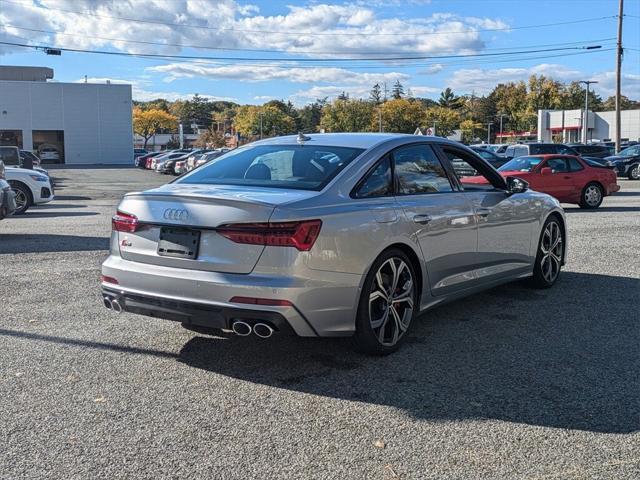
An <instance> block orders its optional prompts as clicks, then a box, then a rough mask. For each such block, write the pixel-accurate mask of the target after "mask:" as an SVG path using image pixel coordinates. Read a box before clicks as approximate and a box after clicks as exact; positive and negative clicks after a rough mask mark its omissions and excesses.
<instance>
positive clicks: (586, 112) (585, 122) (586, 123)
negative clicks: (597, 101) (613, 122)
mask: <svg viewBox="0 0 640 480" xmlns="http://www.w3.org/2000/svg"><path fill="white" fill-rule="evenodd" d="M578 83H583V84H585V85H586V86H587V88H586V89H585V91H584V115H583V116H582V143H583V144H585V145H586V144H587V132H588V131H589V85H591V84H592V83H598V82H596V81H595V80H580V81H579V82H578Z"/></svg>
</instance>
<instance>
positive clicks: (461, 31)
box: [0, 0, 617, 37]
mask: <svg viewBox="0 0 640 480" xmlns="http://www.w3.org/2000/svg"><path fill="white" fill-rule="evenodd" d="M0 2H3V3H11V4H15V5H21V6H23V7H30V8H38V9H42V10H49V11H56V12H64V13H73V14H76V15H84V16H90V17H96V18H109V19H112V20H123V21H126V22H135V23H144V24H153V25H163V26H167V27H178V28H196V29H204V30H214V31H220V32H239V33H258V34H263V33H271V34H278V35H307V36H356V37H375V36H382V37H387V36H412V37H415V36H417V35H420V36H425V35H451V34H456V33H474V32H477V33H479V32H499V31H511V30H524V29H530V28H545V27H556V26H560V25H571V24H576V23H585V22H595V21H600V20H608V19H612V18H617V15H608V16H603V17H591V18H583V19H579V20H570V21H565V22H554V23H545V24H538V25H523V26H520V27H504V28H485V29H471V30H457V31H440V32H413V33H397V32H394V33H373V32H370V33H360V32H358V33H356V32H296V31H293V32H292V31H278V30H250V29H240V28H222V27H210V26H207V25H191V24H182V23H170V22H161V21H159V20H143V19H139V18H130V17H118V16H113V15H101V14H98V13H93V12H81V11H77V10H69V9H63V8H50V7H43V6H41V5H32V4H26V3H23V2H17V1H14V0H0Z"/></svg>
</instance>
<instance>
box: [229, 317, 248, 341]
mask: <svg viewBox="0 0 640 480" xmlns="http://www.w3.org/2000/svg"><path fill="white" fill-rule="evenodd" d="M231 329H232V330H233V333H235V334H236V335H239V336H241V337H248V336H249V335H251V325H249V324H248V323H246V322H242V321H240V320H237V321H235V322H233V325H231Z"/></svg>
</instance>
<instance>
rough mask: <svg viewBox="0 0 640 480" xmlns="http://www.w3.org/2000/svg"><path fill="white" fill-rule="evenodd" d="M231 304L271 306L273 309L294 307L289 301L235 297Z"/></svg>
mask: <svg viewBox="0 0 640 480" xmlns="http://www.w3.org/2000/svg"><path fill="white" fill-rule="evenodd" d="M229 301H230V302H231V303H248V304H250V305H269V306H271V307H293V303H291V302H290V301H289V300H274V299H272V298H254V297H233V298H232V299H231V300H229Z"/></svg>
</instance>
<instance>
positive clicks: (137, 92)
mask: <svg viewBox="0 0 640 480" xmlns="http://www.w3.org/2000/svg"><path fill="white" fill-rule="evenodd" d="M86 81H87V83H107V82H110V83H113V84H118V85H131V95H132V97H133V99H134V100H138V101H140V102H148V101H150V100H156V99H158V98H163V99H165V100H168V101H170V102H174V101H176V100H188V99H191V98H193V96H194V95H195V93H178V92H171V91H169V92H161V91H153V90H149V89H148V88H149V85H150V82H149V81H148V80H145V79H142V80H124V79H121V78H106V77H88V78H87V80H86ZM84 82H85V79H84V78H82V79H79V80H74V83H84ZM198 96H200V97H202V98H206V99H209V100H212V101H219V100H223V101H227V102H237V101H238V99H237V98H234V97H219V96H216V95H208V94H203V93H198Z"/></svg>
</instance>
